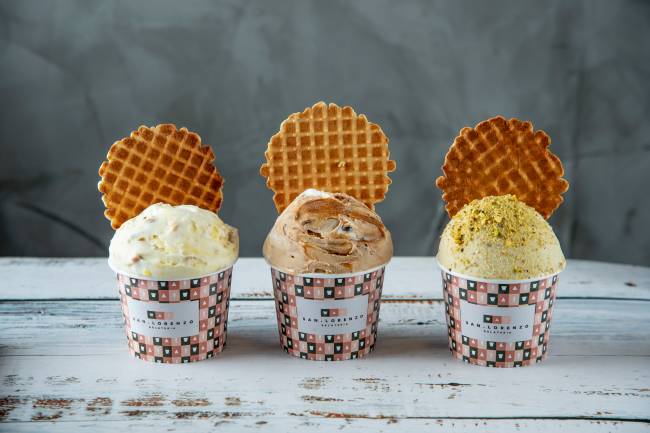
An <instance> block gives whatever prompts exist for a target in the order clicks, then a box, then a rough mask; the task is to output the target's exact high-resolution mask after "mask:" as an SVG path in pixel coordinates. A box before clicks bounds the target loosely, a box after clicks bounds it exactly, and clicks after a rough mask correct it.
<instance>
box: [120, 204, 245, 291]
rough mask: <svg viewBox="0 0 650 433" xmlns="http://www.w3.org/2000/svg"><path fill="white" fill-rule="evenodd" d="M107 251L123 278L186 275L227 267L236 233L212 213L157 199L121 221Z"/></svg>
mask: <svg viewBox="0 0 650 433" xmlns="http://www.w3.org/2000/svg"><path fill="white" fill-rule="evenodd" d="M108 251H109V259H108V260H109V263H110V265H111V267H113V269H115V270H118V271H120V272H124V273H125V274H128V275H129V276H134V277H151V278H157V279H161V280H168V279H169V280H172V279H182V278H191V277H197V276H201V275H206V274H209V273H212V272H216V271H218V270H220V269H223V268H226V267H228V266H230V265H232V264H233V263H234V262H235V260H237V256H238V254H239V236H238V233H237V229H235V228H233V227H231V226H229V225H228V224H226V223H224V222H223V221H221V219H220V218H219V217H218V216H217V214H215V213H213V212H210V211H208V210H205V209H201V208H199V207H196V206H191V205H181V206H171V205H168V204H163V203H157V204H153V205H151V206H149V207H148V208H146V209H145V210H144V211H142V212H141V213H140V214H139V215H138V216H136V217H134V218H131V219H130V220H128V221H126V222H125V223H124V224H122V225H121V226H120V228H119V229H117V231H116V232H115V235H114V236H113V239H112V240H111V245H110V247H109V249H108Z"/></svg>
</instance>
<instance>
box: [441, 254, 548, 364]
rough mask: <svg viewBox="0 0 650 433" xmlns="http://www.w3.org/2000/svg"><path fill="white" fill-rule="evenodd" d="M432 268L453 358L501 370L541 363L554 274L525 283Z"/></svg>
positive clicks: (546, 345) (545, 345)
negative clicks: (438, 281)
mask: <svg viewBox="0 0 650 433" xmlns="http://www.w3.org/2000/svg"><path fill="white" fill-rule="evenodd" d="M438 266H439V267H440V269H441V273H442V287H443V296H444V300H445V315H446V316H447V330H448V335H449V349H450V350H451V353H452V355H453V356H454V357H455V358H457V359H460V360H462V361H464V362H466V363H468V364H471V365H480V366H485V367H502V368H504V367H505V368H507V367H523V366H527V365H531V364H533V363H536V362H541V361H542V360H543V359H545V358H546V354H547V350H548V343H549V332H550V326H551V318H552V315H553V305H554V304H555V295H556V290H557V283H558V274H559V273H556V274H553V275H549V276H546V277H542V278H535V279H528V280H486V279H481V278H474V277H472V276H468V275H462V274H458V273H455V272H451V271H449V270H448V269H445V268H444V267H443V266H441V265H440V264H439V263H438Z"/></svg>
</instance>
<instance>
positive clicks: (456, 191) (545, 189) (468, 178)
mask: <svg viewBox="0 0 650 433" xmlns="http://www.w3.org/2000/svg"><path fill="white" fill-rule="evenodd" d="M550 143H551V139H550V138H549V136H548V135H546V133H545V132H544V131H533V125H532V124H531V123H530V122H522V121H520V120H517V119H510V120H506V119H504V118H503V117H500V116H499V117H494V118H492V119H489V120H486V121H483V122H481V123H479V124H478V125H476V127H475V128H463V129H461V131H460V135H459V136H458V137H456V139H455V140H454V143H453V144H452V145H451V147H450V148H449V152H447V155H446V156H445V163H444V165H443V166H442V171H443V173H444V176H440V177H439V178H438V179H437V180H436V185H437V186H438V188H440V189H441V190H442V191H443V195H442V199H443V200H444V201H446V202H447V205H446V209H447V212H448V213H449V216H450V217H452V216H454V215H455V214H456V212H458V211H459V210H460V209H461V208H462V207H463V206H465V205H466V204H467V203H469V202H471V201H472V200H475V199H480V198H482V197H486V196H490V195H504V194H513V195H515V196H516V197H517V198H518V199H519V200H521V201H523V202H524V203H526V204H528V205H529V206H531V207H534V208H535V209H536V210H537V211H538V212H539V213H540V214H542V215H543V216H544V218H547V219H548V217H550V216H551V214H552V213H553V211H554V210H555V209H556V208H557V207H558V206H559V205H560V203H562V201H563V199H562V193H564V192H566V191H567V189H568V188H569V183H568V182H567V181H566V180H565V179H562V176H563V174H564V169H563V168H562V162H561V161H560V159H559V158H558V157H557V156H555V155H554V154H553V153H551V151H550V150H549V149H548V146H549V144H550Z"/></svg>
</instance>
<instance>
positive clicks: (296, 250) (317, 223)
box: [264, 189, 393, 274]
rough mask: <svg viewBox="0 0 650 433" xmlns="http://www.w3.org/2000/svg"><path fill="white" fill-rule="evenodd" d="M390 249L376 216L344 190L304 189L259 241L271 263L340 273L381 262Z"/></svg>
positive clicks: (301, 271)
mask: <svg viewBox="0 0 650 433" xmlns="http://www.w3.org/2000/svg"><path fill="white" fill-rule="evenodd" d="M392 255H393V242H392V240H391V237H390V232H389V231H388V230H387V229H386V227H384V224H383V223H382V221H381V218H379V216H377V214H376V213H374V212H373V211H372V210H370V209H369V208H368V207H366V206H365V205H364V204H363V203H361V202H359V201H357V200H356V199H355V198H353V197H350V196H349V195H346V194H330V193H326V192H321V191H317V190H314V189H308V190H306V191H304V192H303V193H302V194H300V195H299V196H298V197H296V199H295V200H294V201H293V202H291V204H290V205H289V206H288V207H287V208H286V209H285V210H284V212H282V214H280V216H279V217H278V219H277V220H276V222H275V225H274V226H273V228H272V229H271V232H270V233H269V235H268V236H267V238H266V241H265V242H264V257H265V258H266V260H267V262H269V264H271V266H273V267H275V268H277V269H280V270H282V271H285V272H287V273H291V274H306V273H325V274H344V273H350V272H359V271H364V270H369V269H372V268H375V267H378V266H381V265H384V264H386V263H387V262H388V261H389V260H390V258H391V257H392Z"/></svg>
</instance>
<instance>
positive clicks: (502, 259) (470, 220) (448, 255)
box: [437, 195, 566, 280]
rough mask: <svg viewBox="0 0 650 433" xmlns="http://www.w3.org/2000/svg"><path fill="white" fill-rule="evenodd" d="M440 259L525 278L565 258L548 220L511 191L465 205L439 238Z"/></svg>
mask: <svg viewBox="0 0 650 433" xmlns="http://www.w3.org/2000/svg"><path fill="white" fill-rule="evenodd" d="M437 259H438V263H440V264H441V265H442V266H443V267H445V268H447V269H449V270H451V271H453V272H458V273H461V274H466V275H471V276H474V277H477V278H486V279H506V280H510V279H527V278H535V277H541V276H546V275H551V274H554V273H557V272H559V271H561V270H562V269H564V266H565V265H566V261H565V260H564V255H563V254H562V250H561V248H560V243H559V242H558V240H557V237H556V236H555V234H554V233H553V229H552V228H551V226H550V225H549V224H548V223H547V222H546V220H545V219H544V218H543V217H542V216H541V215H540V214H539V213H538V212H537V211H536V210H535V209H533V208H532V207H530V206H528V205H526V204H525V203H523V202H521V201H519V200H518V199H517V198H516V197H515V196H513V195H502V196H489V197H484V198H482V199H480V200H474V201H472V202H471V203H469V204H467V205H465V206H464V207H463V208H462V209H461V210H460V211H459V212H458V213H457V214H456V215H454V217H453V218H452V219H451V221H450V222H449V224H448V225H447V227H446V228H445V230H444V232H443V233H442V237H441V239H440V247H439V248H438V256H437Z"/></svg>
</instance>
